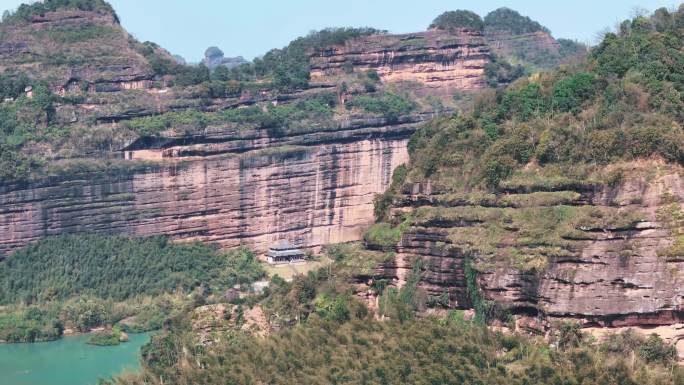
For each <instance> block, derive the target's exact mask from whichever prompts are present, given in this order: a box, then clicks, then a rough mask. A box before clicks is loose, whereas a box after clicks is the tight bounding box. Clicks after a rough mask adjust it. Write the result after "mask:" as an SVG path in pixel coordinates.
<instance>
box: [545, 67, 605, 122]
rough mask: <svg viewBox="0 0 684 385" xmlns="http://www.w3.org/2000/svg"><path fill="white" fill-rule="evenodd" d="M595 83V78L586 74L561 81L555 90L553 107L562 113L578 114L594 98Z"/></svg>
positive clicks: (582, 73) (579, 74)
mask: <svg viewBox="0 0 684 385" xmlns="http://www.w3.org/2000/svg"><path fill="white" fill-rule="evenodd" d="M595 81H596V79H595V78H594V76H593V75H592V74H589V73H586V72H581V73H578V74H575V75H572V76H570V77H567V78H565V79H562V80H560V81H559V82H558V83H556V86H555V87H554V89H553V107H554V108H555V109H557V110H559V111H561V112H573V113H578V112H579V111H581V109H582V105H583V103H584V102H586V101H588V100H590V99H592V98H593V97H594V94H595V92H596V86H595Z"/></svg>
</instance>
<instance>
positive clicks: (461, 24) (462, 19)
mask: <svg viewBox="0 0 684 385" xmlns="http://www.w3.org/2000/svg"><path fill="white" fill-rule="evenodd" d="M484 26H485V24H484V21H482V18H481V17H480V15H478V14H477V13H475V12H472V11H468V10H464V9H460V10H458V11H447V12H444V13H443V14H441V15H439V16H437V18H436V19H435V20H433V21H432V24H430V28H437V29H445V30H453V29H457V28H465V29H469V30H472V31H482V30H484Z"/></svg>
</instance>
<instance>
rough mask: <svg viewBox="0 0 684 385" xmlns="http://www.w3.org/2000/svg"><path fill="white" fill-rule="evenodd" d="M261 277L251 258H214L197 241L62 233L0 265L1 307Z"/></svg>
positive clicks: (241, 252)
mask: <svg viewBox="0 0 684 385" xmlns="http://www.w3.org/2000/svg"><path fill="white" fill-rule="evenodd" d="M262 275H263V270H262V268H261V266H260V265H259V264H258V262H257V261H256V259H255V257H254V254H252V253H251V252H249V251H247V250H244V249H243V250H239V251H236V252H232V253H229V254H219V253H217V252H216V250H215V249H214V248H212V247H209V246H205V245H202V244H200V243H191V244H175V243H172V242H168V241H167V240H166V239H165V238H147V239H131V238H126V237H123V236H100V235H62V236H57V237H51V238H45V239H42V240H40V241H38V242H36V243H34V244H30V245H28V246H26V247H25V248H23V249H21V250H18V251H16V252H14V253H13V254H12V255H11V256H10V257H9V258H7V259H6V260H5V261H4V262H3V263H2V264H0V277H2V286H1V288H0V303H15V302H19V301H23V302H25V303H32V302H34V301H37V300H38V301H49V300H52V299H66V298H69V297H71V296H73V295H77V294H79V295H83V294H92V295H96V296H98V297H101V298H113V299H116V300H124V299H127V298H131V297H134V296H136V295H139V294H147V295H157V294H162V293H165V292H173V291H176V290H180V291H183V292H190V291H192V290H193V289H195V288H197V287H199V286H205V287H208V288H216V289H219V288H222V287H231V286H233V285H235V284H242V283H247V282H250V281H253V280H256V279H258V278H259V277H261V276H262Z"/></svg>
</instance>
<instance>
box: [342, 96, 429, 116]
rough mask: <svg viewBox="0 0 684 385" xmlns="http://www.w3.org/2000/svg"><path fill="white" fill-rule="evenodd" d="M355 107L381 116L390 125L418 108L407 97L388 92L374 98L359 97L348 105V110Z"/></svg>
mask: <svg viewBox="0 0 684 385" xmlns="http://www.w3.org/2000/svg"><path fill="white" fill-rule="evenodd" d="M353 107H356V108H361V109H363V110H364V111H366V112H370V113H375V114H381V115H382V116H383V117H385V119H387V121H388V123H396V122H397V121H398V120H399V118H400V117H401V116H404V115H407V114H409V113H411V112H412V111H413V110H415V109H416V107H417V106H416V104H415V102H414V101H412V100H411V99H409V98H407V97H404V96H401V95H397V94H392V93H389V92H386V93H383V94H380V95H374V96H369V95H363V96H357V97H355V98H354V99H352V100H351V101H350V102H349V103H348V104H347V108H353Z"/></svg>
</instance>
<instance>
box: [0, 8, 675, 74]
mask: <svg viewBox="0 0 684 385" xmlns="http://www.w3.org/2000/svg"><path fill="white" fill-rule="evenodd" d="M26 1H27V0H0V12H2V11H4V10H6V9H10V10H13V9H16V7H18V6H19V4H21V3H24V2H26ZM110 3H111V4H112V5H113V6H114V9H115V10H116V12H117V13H118V15H119V18H120V19H121V23H122V25H123V26H124V27H125V28H126V29H127V30H128V32H130V33H131V34H133V35H134V36H135V37H136V38H138V39H139V40H141V41H146V40H149V41H153V42H155V43H157V44H159V45H161V46H162V47H164V48H166V49H168V50H169V51H170V52H171V53H173V54H178V55H181V56H183V57H184V58H185V59H186V60H187V61H189V62H198V61H199V60H201V58H202V57H203V56H204V51H205V50H206V48H207V47H209V46H217V47H219V48H221V50H222V51H223V52H224V53H225V56H226V57H230V56H239V55H240V56H243V57H245V58H246V59H248V60H251V59H253V58H254V57H257V56H260V55H263V54H264V53H266V52H267V51H268V50H270V49H271V48H281V47H284V46H285V45H287V44H288V43H289V42H290V41H291V40H293V39H294V38H296V37H298V36H302V35H306V34H307V33H308V32H309V31H312V30H317V29H322V28H326V27H349V26H353V27H374V28H378V29H384V30H388V31H390V32H393V33H403V32H416V31H422V30H425V29H426V28H427V26H428V25H429V24H430V22H431V21H432V20H433V19H434V18H435V17H437V16H438V15H439V14H440V13H442V12H444V11H447V10H456V9H469V10H472V11H474V12H476V13H478V14H480V15H481V16H483V17H484V16H485V15H486V14H487V13H488V12H490V11H492V10H494V9H497V8H499V7H508V8H512V9H515V10H517V11H518V12H520V13H521V14H523V15H526V16H529V17H531V18H532V19H534V20H536V21H538V22H540V23H541V24H542V25H544V26H546V27H548V28H549V29H550V30H551V32H552V33H553V35H554V37H556V38H559V37H562V38H569V39H573V40H578V41H580V42H583V43H589V44H593V43H595V41H596V36H597V34H598V33H599V32H600V31H602V30H605V28H613V27H615V25H616V24H617V23H618V22H620V21H621V20H624V19H626V18H628V17H630V16H632V15H633V14H634V10H635V9H637V8H639V9H644V10H648V11H653V10H655V9H657V8H660V7H674V6H675V5H678V4H679V2H677V1H673V0H555V1H552V0H508V1H503V0H420V1H416V0H337V1H323V0H194V1H189V0H110Z"/></svg>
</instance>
